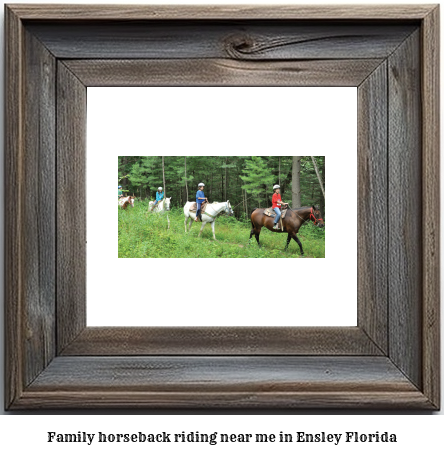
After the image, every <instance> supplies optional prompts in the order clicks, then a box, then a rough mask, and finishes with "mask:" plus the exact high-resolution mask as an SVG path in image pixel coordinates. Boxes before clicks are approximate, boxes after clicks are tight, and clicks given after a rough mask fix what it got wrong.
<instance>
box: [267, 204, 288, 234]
mask: <svg viewBox="0 0 444 456" xmlns="http://www.w3.org/2000/svg"><path fill="white" fill-rule="evenodd" d="M264 214H265V215H268V216H269V217H273V218H274V217H276V212H274V209H273V208H272V207H269V208H267V209H265V210H264ZM286 215H287V209H283V210H282V211H281V218H280V219H279V222H278V229H279V230H281V231H284V225H283V224H282V220H284V218H285V216H286Z"/></svg>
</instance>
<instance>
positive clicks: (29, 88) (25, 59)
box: [5, 5, 440, 410]
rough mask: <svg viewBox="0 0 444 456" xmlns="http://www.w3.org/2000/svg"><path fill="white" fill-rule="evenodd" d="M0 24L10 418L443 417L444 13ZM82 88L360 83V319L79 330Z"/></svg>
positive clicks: (93, 16)
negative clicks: (301, 413) (443, 57)
mask: <svg viewBox="0 0 444 456" xmlns="http://www.w3.org/2000/svg"><path fill="white" fill-rule="evenodd" d="M5 18H6V27H5V29H6V144H5V149H6V167H5V169H6V176H5V177H6V214H7V218H6V227H5V236H6V280H5V282H6V318H5V321H6V331H5V333H6V341H5V342H6V369H5V372H6V394H5V397H6V403H5V407H6V408H7V409H31V408H73V407H74V408H80V407H124V408H128V407H134V408H135V407H151V408H155V407H204V408H208V407H215V408H216V407H218V408H221V407H228V408H234V407H235V408H246V407H255V408H257V407H275V408H288V407H299V408H301V407H310V408H314V407H317V408H325V407H329V408H357V407H360V408H422V409H431V410H433V409H435V410H436V409H438V408H439V406H440V391H439V376H440V365H439V359H440V357H439V130H438V129H439V64H438V55H439V33H438V32H439V9H438V6H436V5H410V6H385V7H384V6H371V7H370V6H349V5H347V7H345V8H342V7H339V6H337V7H295V6H293V7H289V6H282V7H281V6H280V7H272V8H264V7H261V8H256V7H239V6H238V7H199V8H196V7H147V6H137V7H134V6H106V7H103V6H99V7H97V6H87V5H76V6H70V5H64V6H60V5H57V6H54V5H47V6H45V5H40V6H34V5H9V6H6V10H5ZM116 21H121V22H116ZM148 25H149V27H147V26H148ZM165 30H168V34H165V33H163V32H164V31H165ZM203 44H204V45H203ZM92 85H103V86H110V85H111V86H112V85H177V86H181V85H182V86H183V85H246V86H248V85H288V86H292V85H293V86H295V85H300V86H307V85H310V86H320V85H342V86H344V85H349V86H356V87H358V110H359V116H358V117H359V125H358V201H359V202H358V262H357V267H358V326H357V327H352V328H298V327H296V326H295V327H291V326H290V327H287V328H235V327H232V328H149V327H147V328H91V327H86V324H85V306H86V291H85V271H86V261H85V228H86V216H85V211H84V208H82V206H81V204H80V201H81V197H82V196H83V195H84V194H85V180H84V172H85V136H86V131H85V119H86V87H87V86H92ZM227 134H228V133H227ZM353 213H354V210H353V208H351V214H353ZM333 304H334V303H332V305H333ZM335 305H336V304H335ZM253 311H254V310H253Z"/></svg>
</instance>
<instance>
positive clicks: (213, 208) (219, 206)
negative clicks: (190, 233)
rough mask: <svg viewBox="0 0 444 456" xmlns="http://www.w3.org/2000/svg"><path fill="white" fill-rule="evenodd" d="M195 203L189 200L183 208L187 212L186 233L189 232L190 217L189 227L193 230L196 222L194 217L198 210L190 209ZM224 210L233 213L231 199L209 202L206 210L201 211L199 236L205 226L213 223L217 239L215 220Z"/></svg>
mask: <svg viewBox="0 0 444 456" xmlns="http://www.w3.org/2000/svg"><path fill="white" fill-rule="evenodd" d="M192 204H193V203H192V202H190V201H188V202H187V203H186V204H185V207H184V208H183V213H184V214H185V233H186V232H187V222H188V218H191V220H190V226H189V229H190V230H191V225H192V223H193V222H194V218H195V217H196V211H191V212H190V210H189V208H190V206H191V205H192ZM222 212H225V213H226V214H227V215H233V211H232V209H231V204H230V201H227V202H225V203H211V204H210V203H208V204H207V205H206V207H205V212H201V216H202V228H201V229H200V231H199V237H200V235H201V233H202V230H203V229H204V226H205V225H206V224H207V223H211V229H212V230H213V238H214V240H216V234H215V233H214V222H215V221H216V217H217V216H218V215H219V214H221V213H222Z"/></svg>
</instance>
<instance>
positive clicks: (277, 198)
mask: <svg viewBox="0 0 444 456" xmlns="http://www.w3.org/2000/svg"><path fill="white" fill-rule="evenodd" d="M273 190H274V194H273V198H272V200H271V201H272V203H273V206H272V207H273V209H274V212H276V217H275V218H274V226H273V229H274V230H277V229H278V222H279V219H280V218H281V204H283V205H285V206H288V203H284V202H283V201H282V200H281V187H280V186H279V185H275V186H274V187H273Z"/></svg>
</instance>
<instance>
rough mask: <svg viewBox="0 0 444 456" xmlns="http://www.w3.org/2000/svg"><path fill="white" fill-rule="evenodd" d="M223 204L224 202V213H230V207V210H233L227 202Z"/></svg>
mask: <svg viewBox="0 0 444 456" xmlns="http://www.w3.org/2000/svg"><path fill="white" fill-rule="evenodd" d="M225 204H226V206H225V214H227V215H231V213H230V209H231V212H233V209H232V208H231V207H230V206H228V203H227V202H226V203H225Z"/></svg>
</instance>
